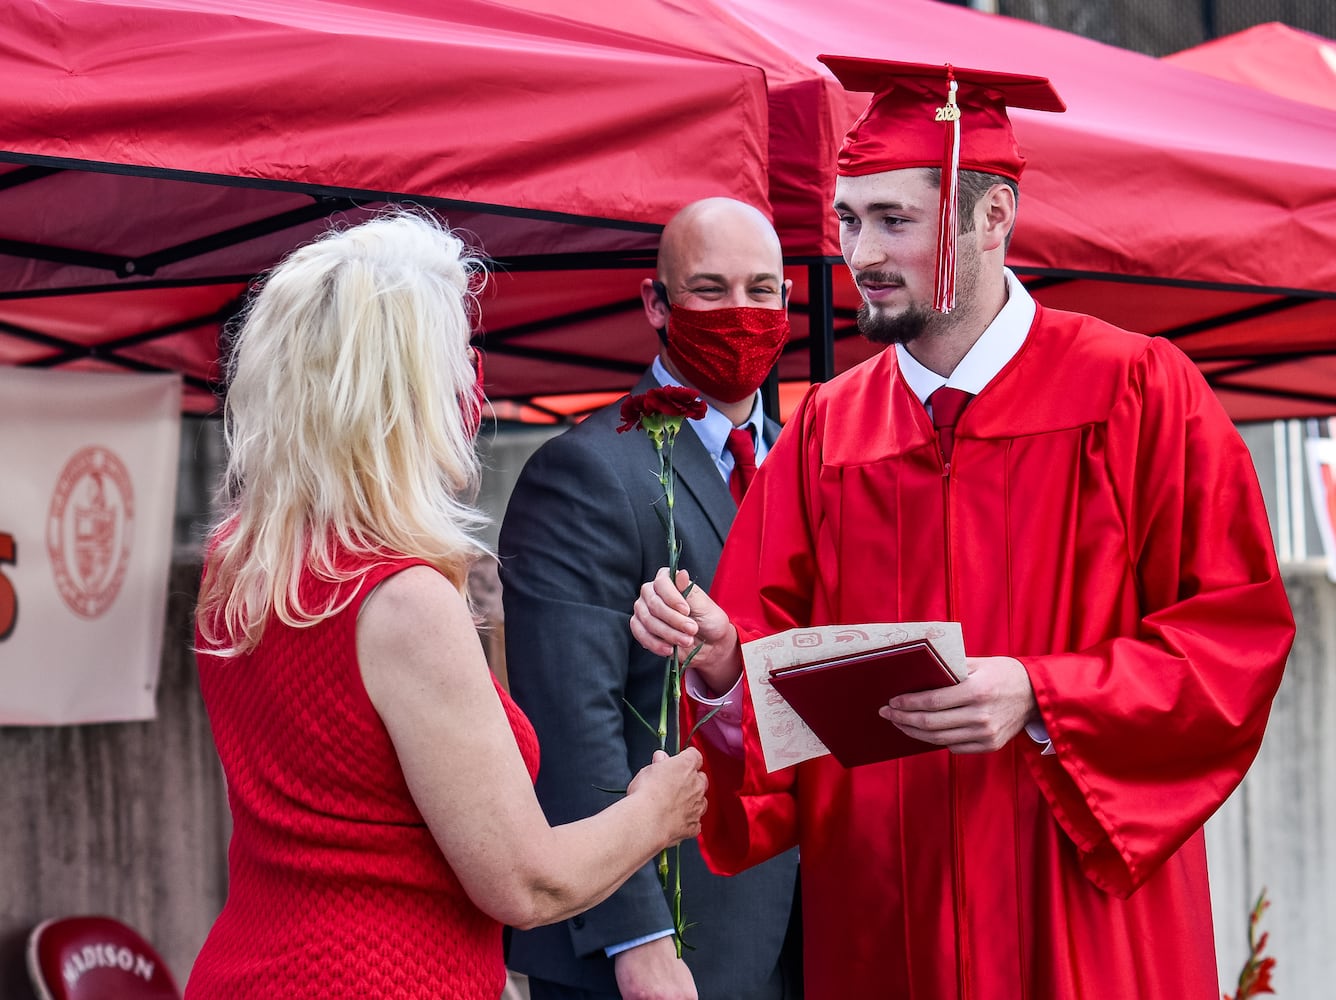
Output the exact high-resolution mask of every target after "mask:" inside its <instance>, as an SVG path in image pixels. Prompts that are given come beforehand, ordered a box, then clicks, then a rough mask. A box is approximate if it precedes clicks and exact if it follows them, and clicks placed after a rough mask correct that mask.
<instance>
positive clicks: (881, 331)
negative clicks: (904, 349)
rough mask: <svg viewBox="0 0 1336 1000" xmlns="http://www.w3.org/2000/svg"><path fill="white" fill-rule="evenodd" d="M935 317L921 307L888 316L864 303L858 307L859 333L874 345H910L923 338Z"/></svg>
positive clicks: (913, 306) (927, 309)
mask: <svg viewBox="0 0 1336 1000" xmlns="http://www.w3.org/2000/svg"><path fill="white" fill-rule="evenodd" d="M935 315H936V314H935V313H934V312H933V310H932V309H929V308H927V307H926V306H921V305H912V306H907V307H906V308H905V309H903V310H902V311H901V312H898V313H894V314H888V313H886V312H885V311H884V310H881V309H873V308H872V307H871V306H870V305H868V304H867V303H866V302H864V303H863V304H862V305H861V306H859V307H858V332H859V333H861V334H862V335H863V336H864V338H866V339H867V340H870V341H871V342H872V343H874V344H908V343H910V342H912V341H914V340H917V339H918V338H919V337H921V336H923V332H924V331H925V330H927V329H928V326H929V324H930V323H931V322H932V319H933V317H934V316H935Z"/></svg>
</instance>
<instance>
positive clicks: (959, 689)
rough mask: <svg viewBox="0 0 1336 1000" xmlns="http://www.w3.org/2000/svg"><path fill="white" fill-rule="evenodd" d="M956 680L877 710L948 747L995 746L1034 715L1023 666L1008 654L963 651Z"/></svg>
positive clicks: (968, 749)
mask: <svg viewBox="0 0 1336 1000" xmlns="http://www.w3.org/2000/svg"><path fill="white" fill-rule="evenodd" d="M965 666H966V668H967V669H968V670H969V676H968V677H966V678H965V679H964V680H963V681H961V682H960V683H959V684H953V685H951V686H949V687H944V688H937V689H935V690H933V691H919V692H916V693H914V694H902V695H898V696H897V697H895V698H892V699H891V701H890V704H889V705H887V706H886V707H885V708H882V709H881V711H880V714H881V717H882V718H883V719H888V720H889V721H891V722H893V723H894V724H895V725H896V726H898V727H899V728H900V729H901V730H902V731H903V732H904V733H905V734H906V735H908V736H912V737H914V739H916V740H923V742H925V743H932V744H935V745H936V746H943V747H946V748H947V749H948V750H950V751H951V752H952V753H991V752H992V751H994V750H1000V749H1001V748H1002V747H1004V746H1006V745H1007V743H1009V742H1010V741H1011V738H1012V737H1013V736H1015V735H1016V734H1017V733H1019V732H1020V731H1021V730H1022V729H1024V728H1025V724H1026V723H1027V722H1034V721H1036V720H1038V718H1039V706H1038V705H1037V704H1036V702H1035V697H1034V688H1033V687H1032V686H1031V685H1030V675H1029V674H1028V673H1026V672H1025V667H1024V666H1023V665H1022V664H1021V661H1020V660H1017V659H1015V658H1013V657H1010V656H969V657H966V658H965Z"/></svg>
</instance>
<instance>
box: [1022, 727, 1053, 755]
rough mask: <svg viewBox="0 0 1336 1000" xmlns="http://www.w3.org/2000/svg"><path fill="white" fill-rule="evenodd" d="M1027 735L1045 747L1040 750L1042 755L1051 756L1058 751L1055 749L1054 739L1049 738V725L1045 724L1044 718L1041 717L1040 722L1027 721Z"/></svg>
mask: <svg viewBox="0 0 1336 1000" xmlns="http://www.w3.org/2000/svg"><path fill="white" fill-rule="evenodd" d="M1025 735H1027V736H1029V737H1030V739H1032V740H1034V741H1035V742H1036V743H1038V744H1039V745H1040V746H1041V747H1043V749H1042V750H1040V751H1039V755H1040V756H1041V757H1051V756H1052V755H1053V754H1055V753H1057V751H1056V750H1054V749H1053V741H1052V740H1051V739H1049V738H1048V726H1046V725H1044V720H1043V719H1040V720H1039V721H1038V722H1027V723H1026V724H1025Z"/></svg>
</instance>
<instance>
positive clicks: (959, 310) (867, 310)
mask: <svg viewBox="0 0 1336 1000" xmlns="http://www.w3.org/2000/svg"><path fill="white" fill-rule="evenodd" d="M862 277H863V278H864V279H865V280H867V281H872V282H878V283H885V284H891V283H899V284H903V283H904V279H903V278H902V277H901V276H900V275H898V274H896V275H892V274H886V273H872V272H868V273H866V274H864V275H862ZM978 283H979V261H978V258H977V257H975V256H974V255H973V254H972V253H971V252H970V251H969V250H967V249H966V248H965V247H962V248H961V250H960V257H959V259H958V261H957V263H956V308H955V310H953V311H952V312H951V313H949V314H948V313H939V312H938V311H937V310H936V309H933V308H932V307H931V306H928V305H924V304H923V303H921V302H913V303H910V304H909V305H907V306H905V308H904V309H902V310H901V311H900V312H898V313H887V312H885V311H884V310H881V309H874V308H873V307H872V306H870V305H868V303H866V302H864V303H863V304H862V305H860V306H859V307H858V332H859V333H861V334H862V335H863V337H864V338H865V339H867V340H869V341H871V342H872V343H874V344H911V343H913V342H914V341H915V340H918V338H919V337H922V336H923V335H924V334H925V333H936V332H946V331H947V330H950V329H952V328H953V327H954V326H955V325H956V323H957V322H958V320H959V317H960V316H961V315H962V314H963V313H964V312H966V310H967V307H968V305H969V304H971V303H973V301H974V294H975V289H976V288H977V287H978Z"/></svg>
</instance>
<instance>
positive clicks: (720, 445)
mask: <svg viewBox="0 0 1336 1000" xmlns="http://www.w3.org/2000/svg"><path fill="white" fill-rule="evenodd" d="M651 374H652V375H653V376H654V379H655V381H657V382H658V383H659V385H681V384H682V383H681V382H679V381H678V380H677V379H675V378H673V376H672V375H670V374H669V373H668V369H667V368H665V367H664V365H663V359H662V358H660V357H658V356H657V355H656V356H655V358H654V364H653V366H651ZM686 388H688V389H690V388H691V386H687V387H686ZM693 391H696V392H699V390H693ZM742 426H743V427H751V429H752V440H753V441H754V442H755V443H756V464H757V465H760V464H761V460H762V459H764V458H765V453H766V452H767V451H768V450H769V449H768V448H767V447H766V443H765V411H764V410H763V409H762V408H761V393H760V391H759V390H758V391H757V392H756V393H755V395H754V396H753V398H752V408H751V416H749V417H748V418H747V419H746V420H745V421H744V422H743V424H742ZM691 428H692V430H694V431H695V432H696V437H698V438H700V443H701V444H703V445H705V450H706V451H708V452H709V453H710V454H711V455H713V456H714V460H715V463H716V464H719V463H720V462H721V461H722V462H723V464H724V465H725V466H726V467H727V469H732V468H733V456H732V454H731V453H729V452H728V451H727V450H726V447H725V446H726V445H727V444H728V432H729V431H731V430H732V429H733V421H731V420H729V419H728V418H727V417H726V416H724V415H723V414H722V413H720V412H719V411H718V410H716V409H715V408H714V407H713V406H707V407H706V408H705V416H703V417H701V418H700V419H699V420H693V421H691ZM725 478H727V475H725Z"/></svg>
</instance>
